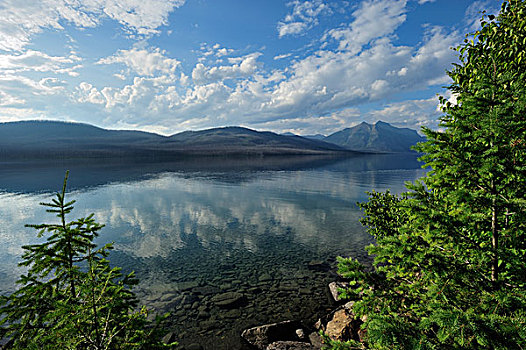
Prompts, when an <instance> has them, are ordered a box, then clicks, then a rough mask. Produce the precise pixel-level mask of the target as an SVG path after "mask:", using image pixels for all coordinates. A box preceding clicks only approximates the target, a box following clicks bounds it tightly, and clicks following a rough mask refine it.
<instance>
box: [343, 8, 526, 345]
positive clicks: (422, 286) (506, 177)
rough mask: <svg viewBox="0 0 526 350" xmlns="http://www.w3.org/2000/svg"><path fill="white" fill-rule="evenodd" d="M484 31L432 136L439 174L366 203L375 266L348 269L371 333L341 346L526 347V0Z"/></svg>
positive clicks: (350, 264)
mask: <svg viewBox="0 0 526 350" xmlns="http://www.w3.org/2000/svg"><path fill="white" fill-rule="evenodd" d="M481 24H482V26H481V29H480V30H479V31H477V32H476V33H474V34H472V35H471V36H468V37H467V39H466V40H465V42H464V44H462V45H460V46H459V47H458V48H457V50H458V52H459V57H460V64H458V65H455V66H454V68H453V69H452V70H451V71H450V72H449V75H450V77H451V78H452V79H453V84H452V85H451V86H450V90H451V91H452V92H453V93H454V94H455V96H457V103H450V102H448V101H446V100H444V99H442V105H443V111H444V116H443V117H442V118H441V120H440V126H441V129H442V130H443V131H432V130H430V129H424V132H425V134H426V136H427V138H428V141H427V142H426V143H424V144H421V145H419V147H418V150H419V151H421V152H423V153H424V156H423V157H422V160H423V161H425V163H426V164H427V165H428V166H430V167H431V171H430V172H429V173H428V174H427V176H426V177H424V178H423V179H422V180H421V181H420V182H417V183H414V184H408V189H409V191H408V192H407V193H405V194H404V195H402V196H394V195H392V194H390V193H388V192H387V193H376V192H373V193H371V194H370V199H369V202H367V203H364V204H362V208H363V209H364V213H365V217H364V219H363V223H364V224H365V225H366V226H367V227H368V231H369V232H370V233H371V234H372V235H374V237H375V238H376V241H377V243H376V245H374V246H371V247H369V248H368V251H369V253H370V254H372V255H374V257H375V261H374V266H373V268H374V269H373V270H372V271H369V270H367V269H366V268H365V267H364V266H362V265H360V264H359V263H358V262H357V261H355V260H352V259H343V258H341V259H340V261H339V270H340V273H341V274H342V275H343V276H344V277H347V278H349V279H350V280H351V281H352V284H353V287H352V288H350V289H349V290H348V291H346V296H347V297H349V298H353V299H355V300H357V302H356V303H355V305H354V311H355V312H356V313H357V314H358V315H359V316H363V315H367V320H366V322H365V323H364V325H363V327H364V328H365V329H366V330H367V336H366V339H365V340H366V341H365V343H364V344H357V343H355V344H353V345H351V344H333V346H334V347H335V348H350V347H367V348H371V349H524V348H526V213H525V206H526V198H525V192H526V152H525V150H526V3H525V2H524V1H505V2H504V3H503V5H502V9H501V12H500V14H499V15H498V16H497V17H494V16H486V17H484V18H483V20H482V22H481Z"/></svg>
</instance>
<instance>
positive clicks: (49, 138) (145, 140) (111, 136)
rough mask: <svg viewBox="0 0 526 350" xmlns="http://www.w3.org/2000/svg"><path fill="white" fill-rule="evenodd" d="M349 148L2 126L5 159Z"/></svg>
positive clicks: (231, 131) (271, 138)
mask: <svg viewBox="0 0 526 350" xmlns="http://www.w3.org/2000/svg"><path fill="white" fill-rule="evenodd" d="M335 152H337V153H342V152H346V150H345V149H343V148H341V147H339V146H337V145H334V144H331V143H327V142H322V141H314V140H308V139H305V138H302V137H299V136H282V135H277V134H274V133H271V132H258V131H254V130H250V129H245V128H239V127H229V128H217V129H209V130H202V131H187V132H183V133H180V134H176V135H173V136H170V137H166V136H161V135H157V134H153V133H147V132H141V131H124V130H106V129H102V128H98V127H95V126H92V125H88V124H79V123H64V122H54V121H24V122H13V123H0V157H2V158H6V157H7V158H17V157H38V158H45V157H56V158H61V157H75V156H81V157H87V156H88V157H115V156H174V155H184V154H190V155H227V154H243V155H250V154H259V155H265V154H326V153H335Z"/></svg>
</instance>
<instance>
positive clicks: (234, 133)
mask: <svg viewBox="0 0 526 350" xmlns="http://www.w3.org/2000/svg"><path fill="white" fill-rule="evenodd" d="M169 143H171V147H173V148H174V149H184V150H186V151H193V152H197V151H202V150H206V149H209V150H210V151H224V152H235V151H236V150H238V151H239V152H241V153H245V152H249V153H252V152H253V153H260V152H264V153H291V154H293V153H298V154H303V153H312V154H314V153H320V152H341V151H344V148H342V147H340V146H338V145H334V144H331V143H328V142H324V141H317V140H310V139H306V138H303V137H300V136H287V135H278V134H275V133H273V132H268V131H264V132H260V131H255V130H251V129H247V128H242V127H225V128H215V129H208V130H200V131H185V132H182V133H180V134H175V135H173V136H171V137H170V141H169Z"/></svg>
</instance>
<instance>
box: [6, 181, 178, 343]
mask: <svg viewBox="0 0 526 350" xmlns="http://www.w3.org/2000/svg"><path fill="white" fill-rule="evenodd" d="M66 182H67V174H66V178H65V180H64V187H63V189H62V192H61V193H58V194H57V195H56V198H54V199H53V200H52V202H51V203H41V204H42V205H45V206H47V207H48V208H49V209H48V210H47V212H50V213H55V214H56V216H57V217H58V219H59V220H58V223H54V224H39V225H28V226H29V227H33V228H35V229H37V230H38V231H39V233H38V235H39V237H42V236H47V237H46V241H45V242H44V243H41V244H34V245H28V246H24V247H23V248H24V250H25V253H24V255H23V261H22V263H21V264H20V265H22V266H25V267H27V273H26V274H24V275H22V276H21V277H20V279H19V280H18V284H20V288H19V289H18V290H17V291H16V292H14V293H13V294H12V295H10V296H4V297H1V299H0V313H1V315H2V316H1V317H2V318H1V320H0V325H1V326H2V327H1V328H0V339H10V341H9V344H8V345H7V347H8V348H12V349H97V350H98V349H158V348H165V347H169V346H168V345H164V344H163V343H162V342H161V341H159V339H160V335H161V334H160V331H161V329H160V327H159V324H160V322H161V319H160V318H158V319H157V320H156V322H151V321H149V320H148V319H147V316H148V314H147V310H146V308H144V307H142V308H140V309H139V308H138V306H137V300H136V298H135V295H134V294H133V292H132V291H131V288H132V286H133V285H135V284H137V280H136V279H135V278H134V276H133V274H129V275H126V276H124V275H123V274H122V272H121V269H120V268H117V267H111V266H110V264H109V261H108V260H107V257H108V253H109V251H110V250H111V249H112V245H111V244H107V245H105V246H104V247H102V248H97V247H96V245H95V244H94V243H93V240H94V239H95V238H96V237H97V236H98V232H99V231H100V229H101V228H102V227H103V226H102V225H100V224H98V223H97V222H95V220H94V219H93V214H92V215H90V216H88V217H86V218H81V219H78V220H74V221H71V222H67V220H66V216H67V214H69V213H70V212H71V211H72V210H73V204H74V203H75V201H66V198H65V197H66Z"/></svg>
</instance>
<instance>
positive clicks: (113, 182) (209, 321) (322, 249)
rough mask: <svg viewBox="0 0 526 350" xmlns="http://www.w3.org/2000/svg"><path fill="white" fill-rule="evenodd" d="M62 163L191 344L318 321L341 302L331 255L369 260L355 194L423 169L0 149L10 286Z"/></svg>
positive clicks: (236, 339) (80, 197)
mask: <svg viewBox="0 0 526 350" xmlns="http://www.w3.org/2000/svg"><path fill="white" fill-rule="evenodd" d="M66 169H69V170H70V181H69V183H68V184H69V188H70V191H69V192H70V193H69V198H70V199H76V200H77V203H76V205H75V210H74V211H73V213H72V214H71V216H70V220H72V219H74V218H77V217H81V216H86V215H88V214H90V213H95V218H96V220H97V221H98V222H100V223H103V224H105V225H106V227H105V228H104V229H103V230H102V232H101V235H100V237H99V238H98V240H97V243H99V244H104V243H106V242H115V251H113V252H112V254H111V256H110V261H111V262H112V264H114V265H119V266H122V267H123V269H124V271H125V272H128V271H132V270H133V271H135V272H136V274H137V277H138V278H139V279H140V284H139V286H138V288H137V290H136V292H137V295H138V297H139V298H140V299H141V301H142V302H143V303H145V304H146V305H148V306H149V307H151V308H153V309H155V310H158V311H161V312H164V311H170V312H171V317H170V326H171V328H172V329H173V331H174V333H175V334H176V337H177V339H178V340H179V341H180V343H181V344H182V345H183V346H184V345H188V344H195V343H198V344H200V345H201V346H202V347H203V348H204V349H244V348H246V346H245V345H244V344H243V342H242V340H241V338H240V333H241V331H242V330H243V329H245V328H248V327H251V326H255V325H259V324H264V323H269V322H278V321H284V320H288V319H297V320H302V321H303V322H304V323H305V325H306V326H312V324H313V323H314V322H315V321H316V320H317V318H319V317H320V316H322V315H324V314H325V313H327V312H328V311H329V310H330V309H331V307H332V306H333V305H332V304H331V300H330V299H329V294H328V288H327V285H328V283H329V282H331V281H333V280H335V278H336V275H335V270H336V264H335V258H336V257H337V256H352V257H355V258H358V259H360V260H362V261H364V262H368V261H369V258H368V257H367V254H366V252H365V251H364V246H366V245H368V244H371V243H373V240H372V238H371V237H370V236H369V235H368V234H367V233H366V232H365V230H364V228H363V227H362V226H361V224H360V223H359V219H360V216H361V212H360V210H359V208H358V206H357V205H356V203H357V202H359V201H365V200H366V199H367V195H366V193H365V192H366V191H371V190H373V189H375V190H377V191H384V190H386V189H390V190H391V192H395V193H400V192H402V191H404V190H405V186H404V182H405V181H413V180H415V179H417V178H419V177H421V176H422V175H423V174H424V173H425V170H423V169H421V164H420V163H419V162H418V161H417V160H416V156H414V155H398V154H392V155H364V156H355V157H351V158H345V159H338V158H323V157H307V156H303V157H289V158H284V157H267V158H257V159H221V158H201V159H187V160H181V161H170V162H153V161H152V162H150V161H145V160H120V161H109V160H106V161H100V160H92V161H88V162H83V163H82V164H79V163H78V162H76V163H75V162H65V161H63V162H59V161H57V162H53V163H50V162H44V161H40V162H36V161H33V162H29V161H28V162H0V223H1V224H0V240H1V242H2V245H1V246H0V293H3V294H5V293H8V292H12V291H13V289H14V288H15V284H14V282H15V280H16V279H17V277H18V276H19V275H20V274H21V273H22V272H23V270H21V268H20V267H18V266H17V262H18V261H19V257H20V255H21V254H22V249H21V248H20V246H21V245H24V244H29V243H34V242H37V241H38V239H37V238H36V232H35V231H34V230H32V229H29V228H25V227H24V224H37V223H42V222H53V219H54V217H53V215H52V214H47V213H45V209H44V208H43V207H42V206H39V205H38V203H39V202H42V201H48V200H49V199H50V198H51V196H52V195H53V193H54V192H56V191H58V190H59V189H60V188H61V183H62V181H63V178H64V173H65V170H66ZM225 293H226V294H225ZM225 298H227V299H228V298H233V299H236V298H237V299H238V300H232V303H230V304H229V303H228V300H227V302H226V303H225V302H221V300H223V301H224V300H225ZM225 304H226V305H225Z"/></svg>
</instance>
